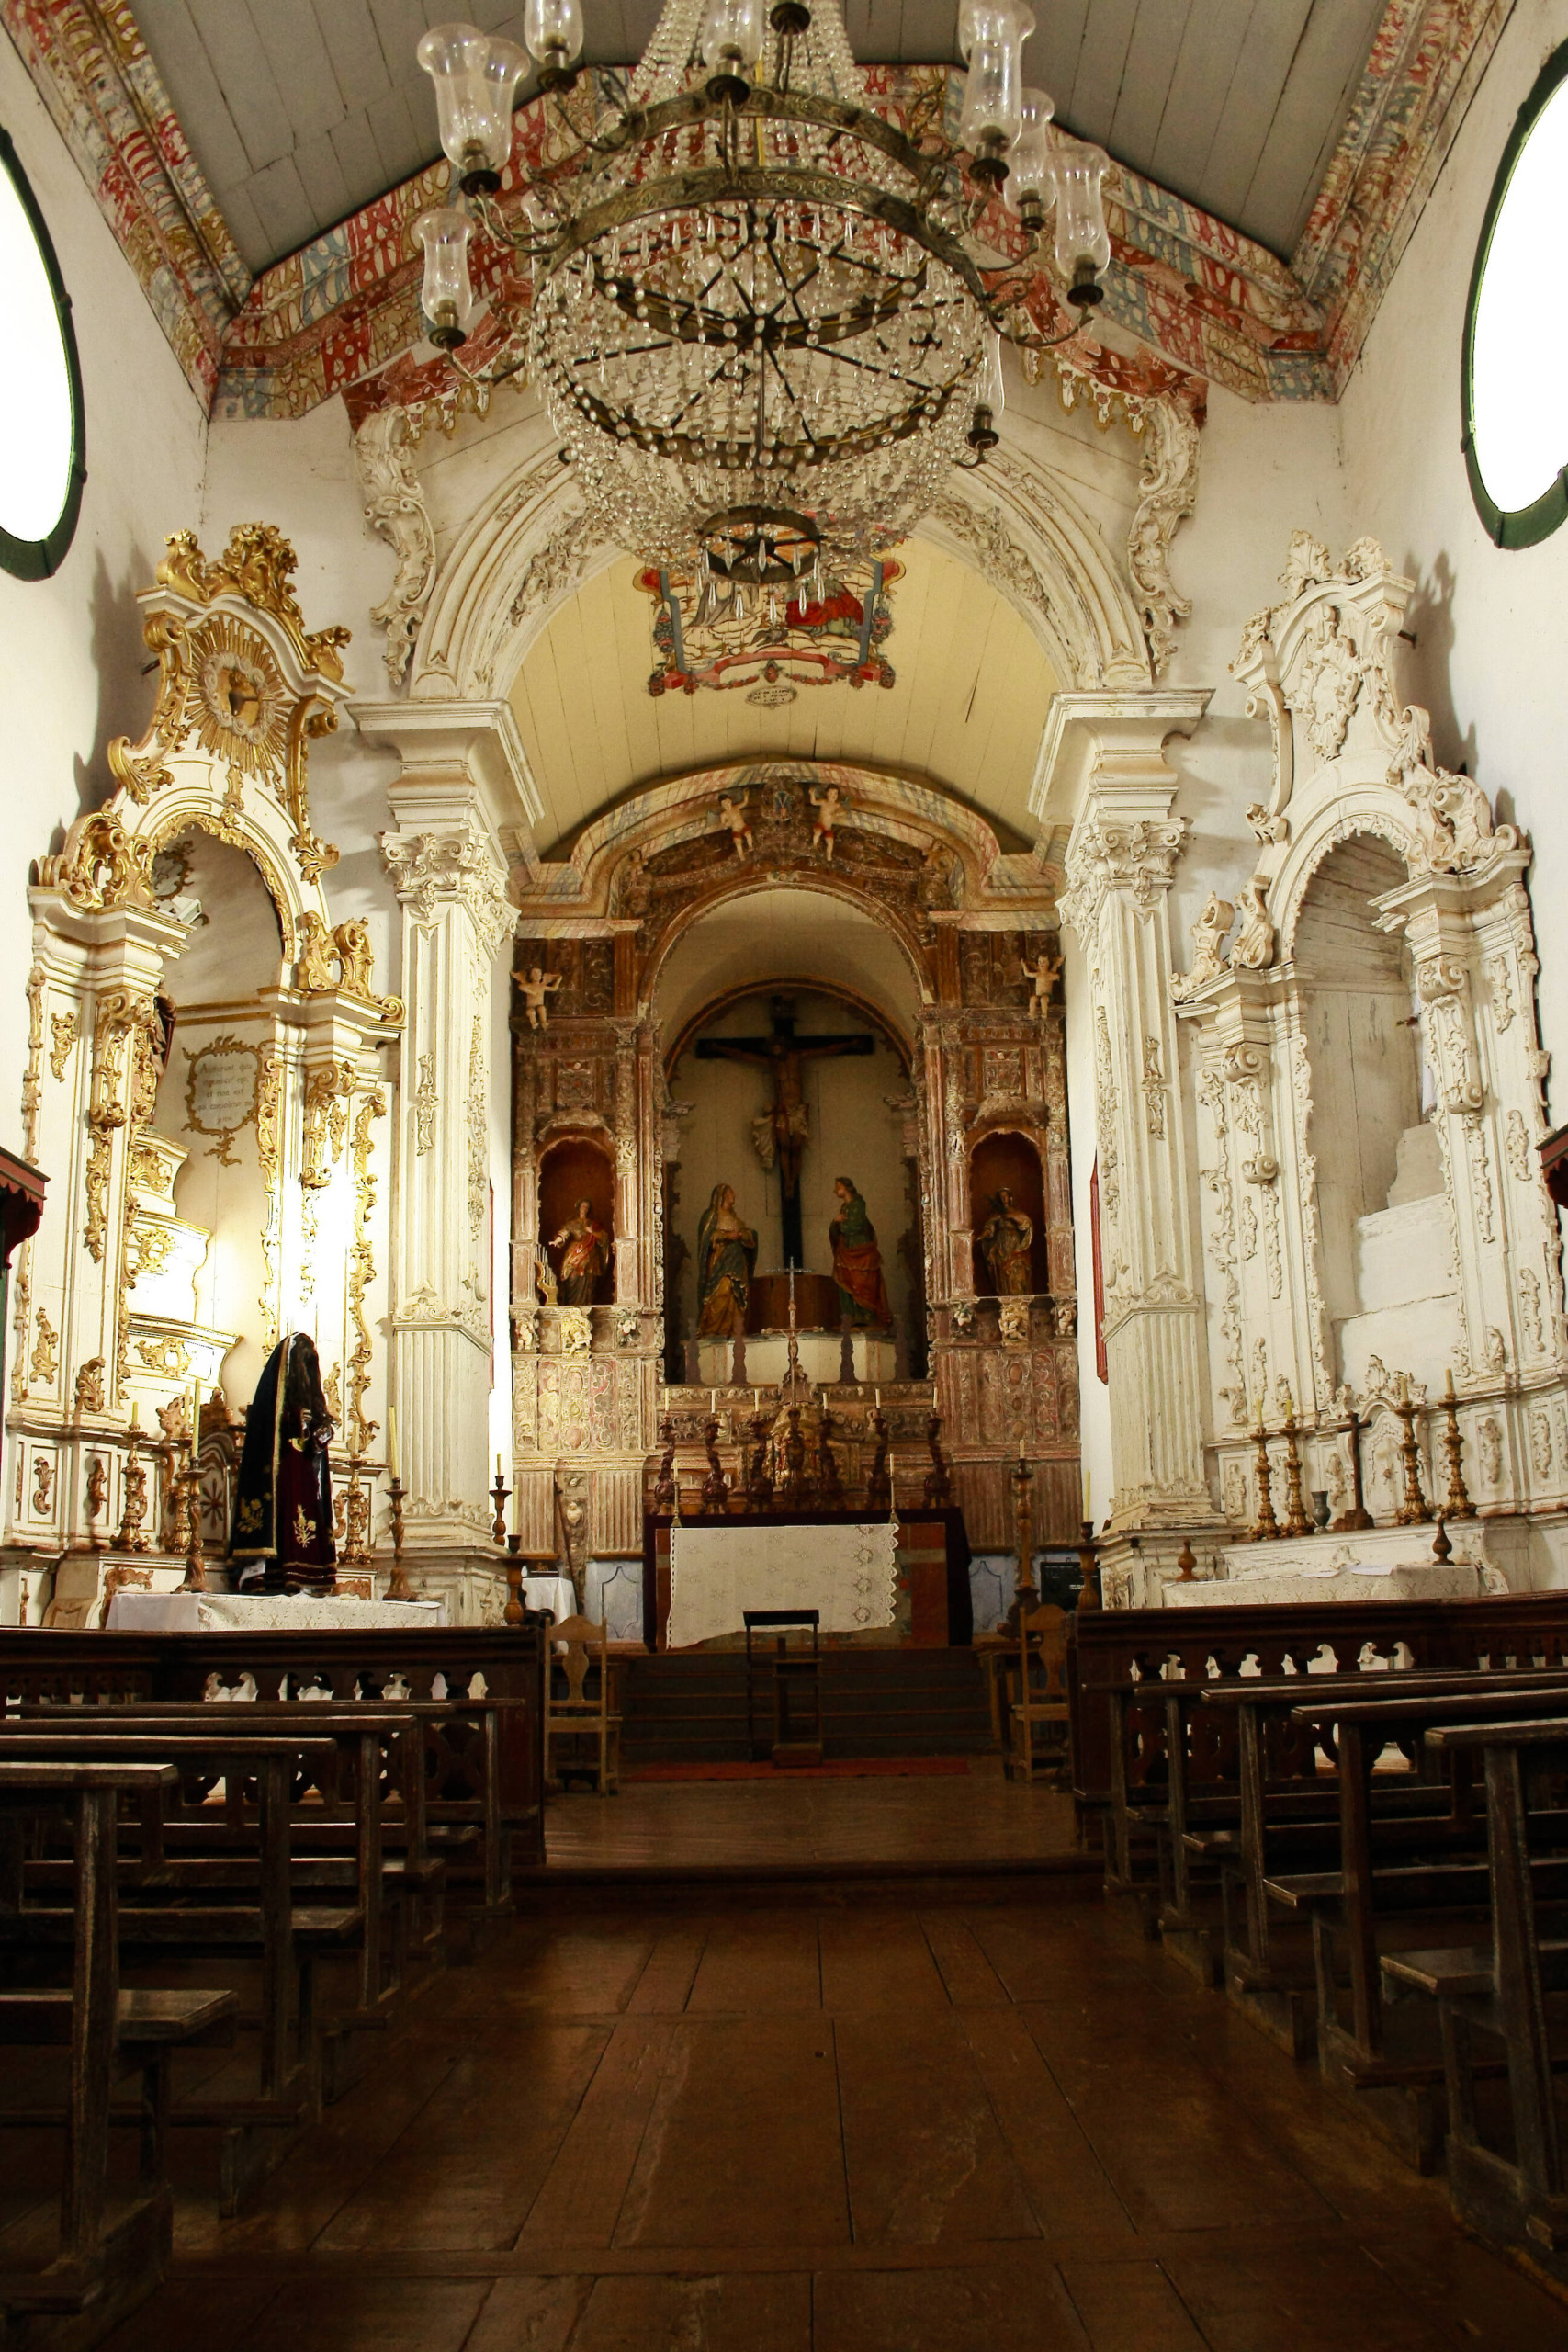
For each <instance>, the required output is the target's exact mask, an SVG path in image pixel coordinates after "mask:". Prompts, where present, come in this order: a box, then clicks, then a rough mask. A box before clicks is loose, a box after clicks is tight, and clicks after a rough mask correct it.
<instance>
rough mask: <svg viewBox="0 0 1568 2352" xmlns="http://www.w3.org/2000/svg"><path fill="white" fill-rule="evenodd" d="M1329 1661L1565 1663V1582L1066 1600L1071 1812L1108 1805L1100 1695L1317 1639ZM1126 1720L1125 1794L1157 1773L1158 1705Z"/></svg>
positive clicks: (1235, 1665) (1269, 1661) (1271, 1657)
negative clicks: (1070, 1606)
mask: <svg viewBox="0 0 1568 2352" xmlns="http://www.w3.org/2000/svg"><path fill="white" fill-rule="evenodd" d="M1325 1647H1326V1648H1327V1649H1328V1650H1329V1651H1331V1652H1332V1653H1333V1655H1334V1657H1335V1658H1336V1660H1337V1668H1338V1669H1345V1668H1349V1667H1351V1666H1353V1665H1356V1664H1357V1663H1358V1662H1359V1660H1360V1658H1361V1657H1362V1655H1363V1653H1371V1655H1372V1656H1374V1657H1379V1658H1381V1659H1382V1660H1383V1661H1384V1662H1385V1663H1388V1664H1391V1665H1392V1664H1394V1663H1396V1662H1402V1663H1403V1664H1404V1665H1405V1666H1406V1667H1407V1668H1410V1669H1413V1670H1416V1671H1417V1672H1438V1673H1450V1672H1462V1673H1469V1672H1472V1671H1475V1670H1477V1669H1482V1670H1484V1669H1485V1668H1488V1667H1492V1668H1497V1669H1503V1668H1512V1667H1514V1666H1529V1665H1530V1664H1532V1663H1533V1664H1538V1665H1540V1666H1546V1667H1551V1666H1562V1667H1563V1668H1568V1594H1563V1593H1561V1592H1558V1593H1551V1592H1547V1593H1507V1594H1502V1593H1499V1594H1496V1595H1492V1596H1489V1597H1488V1598H1486V1599H1485V1600H1426V1601H1405V1600H1365V1601H1343V1600H1339V1601H1322V1602H1303V1603H1302V1604H1300V1605H1299V1606H1292V1607H1291V1608H1289V1609H1280V1608H1269V1607H1264V1606H1257V1607H1247V1606H1242V1607H1239V1608H1224V1607H1219V1608H1193V1609H1100V1610H1092V1611H1082V1610H1080V1611H1077V1612H1076V1613H1075V1615H1074V1617H1073V1619H1072V1622H1071V1631H1070V1639H1069V1645H1068V1652H1067V1659H1068V1667H1067V1690H1068V1701H1069V1704H1070V1706H1071V1709H1072V1747H1073V1791H1074V1795H1075V1798H1076V1799H1077V1804H1078V1806H1079V1809H1080V1812H1081V1813H1082V1814H1084V1815H1086V1816H1088V1818H1089V1820H1091V1821H1093V1822H1095V1823H1097V1824H1099V1825H1100V1826H1101V1827H1102V1828H1103V1826H1104V1825H1105V1824H1106V1822H1107V1819H1108V1816H1109V1815H1110V1814H1111V1807H1112V1801H1113V1800H1112V1754H1113V1748H1114V1742H1113V1737H1112V1720H1111V1696H1112V1694H1113V1693H1114V1692H1116V1691H1123V1690H1125V1689H1126V1688H1127V1687H1128V1686H1129V1685H1132V1684H1134V1683H1137V1682H1149V1681H1159V1680H1161V1679H1165V1678H1166V1677H1167V1675H1168V1674H1170V1675H1173V1676H1174V1677H1175V1678H1176V1679H1179V1680H1181V1681H1184V1682H1187V1683H1190V1684H1195V1685H1197V1686H1199V1687H1202V1686H1204V1685H1206V1684H1209V1683H1210V1682H1211V1681H1214V1680H1217V1681H1220V1682H1235V1681H1238V1680H1242V1679H1252V1678H1251V1677H1244V1676H1243V1673H1242V1669H1243V1667H1244V1666H1246V1665H1248V1664H1249V1663H1250V1664H1251V1665H1252V1667H1253V1668H1254V1672H1255V1674H1256V1676H1257V1678H1258V1679H1261V1680H1264V1681H1278V1680H1280V1679H1287V1662H1288V1664H1289V1667H1291V1668H1294V1670H1295V1671H1296V1672H1298V1673H1304V1672H1305V1670H1306V1668H1307V1665H1308V1662H1309V1661H1310V1660H1312V1659H1314V1658H1316V1657H1318V1654H1319V1653H1320V1651H1322V1650H1323V1649H1324V1648H1325ZM1134 1729H1135V1730H1136V1733H1137V1736H1138V1742H1139V1744H1138V1746H1137V1747H1136V1749H1135V1750H1130V1751H1129V1750H1124V1751H1123V1763H1124V1767H1125V1775H1126V1783H1127V1787H1128V1790H1129V1792H1130V1793H1131V1795H1132V1797H1133V1799H1134V1802H1135V1801H1136V1800H1137V1798H1138V1796H1139V1795H1140V1794H1141V1792H1142V1791H1143V1789H1144V1788H1145V1785H1148V1784H1161V1785H1162V1784H1163V1780H1164V1757H1163V1749H1164V1736H1165V1729H1164V1713H1163V1708H1156V1711H1155V1713H1153V1714H1152V1715H1151V1716H1150V1718H1149V1719H1148V1720H1147V1721H1146V1722H1142V1723H1137V1724H1134ZM1111 1842H1112V1841H1111V1840H1108V1844H1109V1843H1111Z"/></svg>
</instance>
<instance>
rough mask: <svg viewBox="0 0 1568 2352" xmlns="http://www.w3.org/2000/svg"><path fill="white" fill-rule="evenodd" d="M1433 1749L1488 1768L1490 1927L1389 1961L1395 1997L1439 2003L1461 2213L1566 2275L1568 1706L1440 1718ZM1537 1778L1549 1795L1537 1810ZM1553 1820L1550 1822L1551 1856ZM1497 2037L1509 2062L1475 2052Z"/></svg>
mask: <svg viewBox="0 0 1568 2352" xmlns="http://www.w3.org/2000/svg"><path fill="white" fill-rule="evenodd" d="M1427 1747H1429V1748H1430V1749H1431V1751H1432V1752H1433V1753H1434V1754H1435V1755H1436V1756H1438V1757H1440V1758H1444V1759H1445V1760H1446V1761H1447V1762H1448V1763H1449V1764H1450V1767H1452V1766H1456V1765H1458V1764H1460V1763H1461V1762H1471V1761H1473V1760H1474V1759H1477V1758H1479V1759H1480V1760H1481V1762H1482V1764H1483V1774H1484V1784H1485V1797H1486V1854H1487V1867H1488V1874H1489V1881H1490V1896H1491V1903H1490V1923H1489V1924H1490V1935H1489V1937H1488V1938H1487V1939H1485V1940H1484V1941H1481V1942H1476V1943H1472V1944H1470V1945H1468V1946H1463V1947H1461V1948H1458V1949H1455V1950H1449V1951H1405V1952H1401V1953H1398V1954H1390V1955H1387V1956H1386V1957H1385V1958H1384V1960H1383V1963H1382V1974H1383V1978H1384V1980H1385V1984H1386V1985H1387V1987H1388V1990H1389V1991H1390V1992H1391V1993H1396V1992H1401V1991H1408V1992H1416V1993H1425V1994H1427V1996H1430V1997H1431V1998H1432V1999H1433V2000H1435V2002H1436V2003H1437V2006H1438V2015H1439V2019H1440V2024H1441V2030H1442V2045H1443V2058H1444V2075H1445V2083H1446V2088H1447V2093H1448V2166H1449V2187H1450V2194H1451V2195H1452V2198H1453V2200H1454V2204H1455V2207H1456V2209H1457V2211H1458V2212H1459V2215H1460V2218H1461V2220H1462V2221H1464V2222H1467V2223H1468V2224H1469V2225H1470V2226H1471V2227H1472V2228H1474V2229H1477V2230H1480V2231H1482V2232H1483V2233H1485V2234H1486V2235H1488V2236H1491V2237H1495V2238H1503V2239H1505V2240H1512V2241H1514V2242H1516V2243H1519V2244H1522V2245H1526V2246H1528V2247H1529V2250H1530V2251H1531V2252H1532V2253H1533V2254H1534V2255H1535V2256H1537V2257H1538V2258H1540V2259H1545V2260H1546V2261H1547V2262H1548V2264H1549V2266H1550V2267H1552V2268H1553V2270H1554V2271H1555V2274H1556V2275H1557V2277H1559V2278H1564V2279H1568V2169H1565V2165H1564V2134H1563V2128H1562V2117H1561V2115H1560V2113H1559V2105H1558V2100H1557V2096H1556V2086H1555V2079H1554V2078H1555V2076H1556V2075H1560V2074H1562V2073H1563V2072H1564V2071H1568V2014H1565V2011H1568V2003H1565V2002H1564V2001H1563V1999H1562V1997H1561V1996H1564V1995H1568V1905H1564V1903H1563V1900H1562V1898H1563V1895H1564V1894H1568V1885H1565V1883H1564V1876H1563V1871H1564V1863H1563V1856H1562V1851H1561V1850H1560V1849H1558V1845H1557V1841H1558V1840H1559V1839H1560V1838H1562V1831H1561V1828H1560V1827H1559V1826H1556V1825H1559V1824H1560V1823H1561V1819H1562V1815H1561V1813H1560V1811H1559V1808H1558V1806H1557V1804H1556V1803H1555V1802H1554V1801H1553V1800H1554V1799H1555V1798H1556V1797H1557V1795H1559V1794H1560V1793H1561V1790H1562V1784H1563V1782H1564V1781H1565V1780H1568V1710H1564V1711H1563V1712H1562V1713H1554V1714H1553V1715H1551V1716H1550V1717H1547V1718H1546V1719H1544V1720H1535V1719H1529V1718H1526V1719H1523V1720H1519V1721H1493V1722H1485V1721H1478V1722H1470V1723H1465V1724H1439V1725H1435V1726H1433V1728H1432V1729H1431V1730H1430V1731H1428V1733H1427ZM1532 1781H1534V1782H1536V1783H1537V1787H1536V1790H1535V1794H1536V1797H1537V1799H1538V1800H1540V1798H1542V1797H1545V1798H1546V1799H1547V1800H1548V1801H1547V1802H1544V1803H1542V1802H1539V1801H1538V1802H1536V1803H1534V1804H1532V1803H1531V1802H1530V1796H1531V1789H1530V1783H1531V1782H1532ZM1541 1783H1546V1784H1547V1785H1546V1786H1542V1785H1540V1784H1541ZM1553 1784H1554V1785H1553ZM1543 1823H1545V1824H1548V1825H1551V1826H1549V1827H1548V1829H1547V1830H1546V1832H1545V1835H1546V1838H1547V1839H1548V1840H1549V1845H1548V1850H1547V1851H1546V1852H1545V1853H1542V1852H1540V1850H1538V1844H1539V1841H1540V1839H1541V1837H1542V1829H1541V1825H1542V1824H1543ZM1549 1904H1550V1905H1555V1908H1554V1909H1547V1908H1545V1906H1546V1905H1549ZM1499 2044H1500V2045H1501V2050H1502V2065H1501V2067H1500V2068H1499V2067H1498V2066H1497V2065H1496V2064H1495V2063H1494V2064H1487V2062H1486V2061H1485V2060H1483V2057H1482V2055H1481V2051H1480V2048H1479V2047H1478V2045H1489V2046H1490V2047H1491V2048H1493V2049H1495V2048H1496V2047H1497V2045H1499ZM1497 2075H1502V2077H1503V2078H1504V2079H1505V2080H1506V2112H1503V2113H1500V2114H1493V2113H1491V2112H1490V2111H1489V2109H1488V2107H1487V2104H1486V2101H1485V2092H1486V2090H1487V2088H1488V2078H1489V2077H1490V2078H1495V2077H1496V2076H1497ZM1494 2142H1497V2143H1501V2144H1493V2143H1494Z"/></svg>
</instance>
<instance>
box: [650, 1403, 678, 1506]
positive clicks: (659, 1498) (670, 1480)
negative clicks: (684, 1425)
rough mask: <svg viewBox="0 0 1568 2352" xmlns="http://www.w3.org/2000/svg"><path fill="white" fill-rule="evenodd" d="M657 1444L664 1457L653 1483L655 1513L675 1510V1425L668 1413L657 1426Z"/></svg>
mask: <svg viewBox="0 0 1568 2352" xmlns="http://www.w3.org/2000/svg"><path fill="white" fill-rule="evenodd" d="M659 1442H660V1445H661V1446H662V1447H663V1448H664V1457H663V1459H662V1461H661V1462H660V1464H659V1476H658V1478H657V1479H656V1480H655V1482H654V1487H653V1508H654V1510H656V1511H666V1510H668V1511H672V1510H674V1508H675V1498H676V1487H675V1424H674V1422H673V1421H672V1420H671V1418H670V1416H669V1414H668V1413H666V1414H665V1416H664V1419H662V1420H661V1421H660V1424H659Z"/></svg>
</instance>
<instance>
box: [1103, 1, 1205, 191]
mask: <svg viewBox="0 0 1568 2352" xmlns="http://www.w3.org/2000/svg"><path fill="white" fill-rule="evenodd" d="M1191 13H1192V10H1191V0H1142V5H1141V6H1140V7H1139V10H1138V19H1137V22H1136V24H1135V25H1134V28H1133V38H1132V40H1131V41H1130V42H1129V43H1128V47H1127V62H1126V67H1125V69H1124V71H1123V74H1122V87H1121V89H1120V91H1119V92H1118V94H1117V99H1116V109H1115V112H1114V114H1113V115H1112V117H1111V130H1110V134H1109V138H1108V141H1107V144H1108V145H1109V146H1110V149H1111V153H1112V154H1113V155H1117V156H1120V157H1121V159H1122V162H1124V163H1128V164H1131V165H1132V166H1133V169H1134V171H1137V172H1144V173H1145V174H1146V173H1147V171H1148V169H1149V165H1150V163H1151V161H1152V160H1153V156H1154V151H1155V141H1156V139H1157V138H1158V137H1159V127H1160V124H1161V123H1162V122H1163V120H1164V119H1165V107H1166V99H1167V96H1168V93H1169V89H1170V77H1171V75H1172V74H1174V73H1175V71H1176V61H1177V59H1178V58H1179V56H1180V54H1181V44H1182V41H1183V40H1185V38H1186V34H1187V21H1188V18H1189V17H1190V15H1191Z"/></svg>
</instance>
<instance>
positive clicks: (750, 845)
mask: <svg viewBox="0 0 1568 2352" xmlns="http://www.w3.org/2000/svg"><path fill="white" fill-rule="evenodd" d="M747 798H748V796H747V794H745V793H744V792H743V793H742V794H741V795H740V797H739V800H732V799H731V798H730V797H729V795H728V792H721V793H720V794H719V796H718V813H719V815H720V817H721V818H722V819H723V820H724V822H725V823H726V824H727V825H728V828H729V839H730V842H731V844H732V845H733V847H734V851H735V854H736V856H737V857H750V854H751V852H752V851H753V849H755V847H756V842H754V840H753V839H752V836H751V820H750V818H749V817H748V816H747V813H746V802H747Z"/></svg>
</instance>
